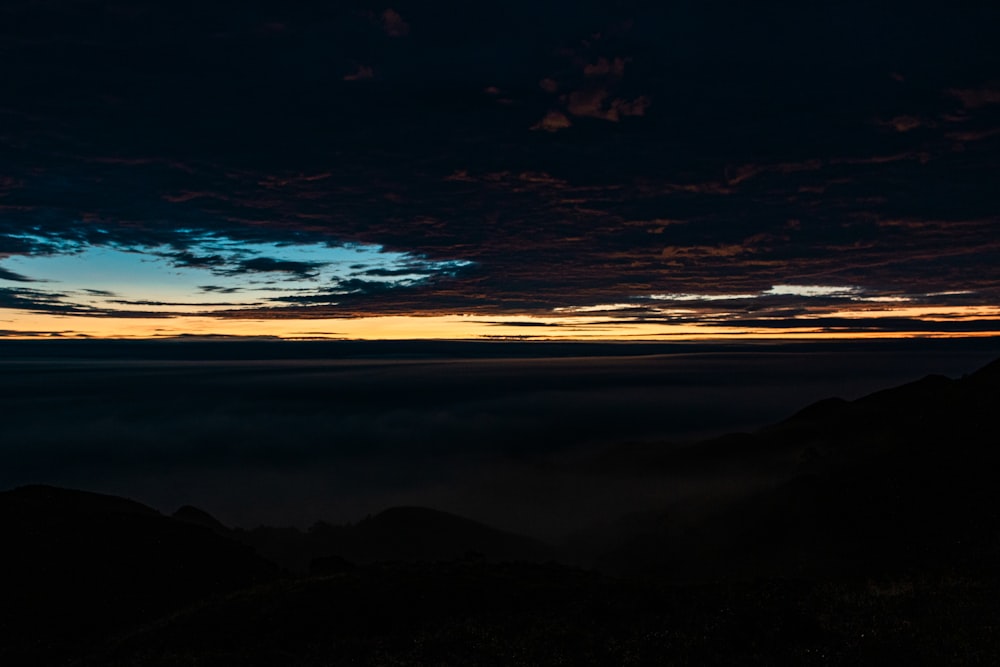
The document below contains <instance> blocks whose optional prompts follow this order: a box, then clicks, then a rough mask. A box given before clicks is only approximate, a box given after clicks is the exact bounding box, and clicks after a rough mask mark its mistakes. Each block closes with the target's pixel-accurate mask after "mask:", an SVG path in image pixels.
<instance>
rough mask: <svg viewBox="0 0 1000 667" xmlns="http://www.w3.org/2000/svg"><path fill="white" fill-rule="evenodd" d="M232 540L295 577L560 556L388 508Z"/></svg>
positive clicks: (467, 522) (438, 515)
mask: <svg viewBox="0 0 1000 667" xmlns="http://www.w3.org/2000/svg"><path fill="white" fill-rule="evenodd" d="M233 537H234V538H235V539H237V540H239V541H241V542H243V543H244V544H247V545H249V546H252V547H253V548H254V549H255V550H256V551H257V552H258V553H260V554H261V555H263V556H265V557H266V558H269V559H271V560H272V561H274V562H275V563H278V564H279V565H281V566H282V567H284V568H285V569H287V570H289V571H292V572H299V573H303V572H306V571H311V570H316V569H324V568H329V567H334V568H341V569H342V568H343V567H346V564H366V563H380V562H411V563H412V562H437V561H442V562H447V561H454V560H459V559H466V558H473V559H481V560H488V561H493V562H504V561H528V562H544V561H548V560H552V559H554V558H555V557H556V551H555V550H554V549H553V548H552V547H550V546H548V545H546V544H543V543H542V542H539V541H537V540H533V539H531V538H529V537H525V536H522V535H517V534H515V533H510V532H506V531H502V530H498V529H496V528H493V527H491V526H487V525H486V524H482V523H479V522H477V521H473V520H472V519H467V518H464V517H460V516H456V515H454V514H449V513H447V512H441V511H438V510H433V509H427V508H423V507H395V508H390V509H387V510H385V511H383V512H380V513H379V514H376V515H375V516H373V517H369V518H366V519H364V520H362V521H360V522H358V523H357V524H354V525H347V526H336V525H332V524H328V523H325V522H319V523H317V524H315V525H313V526H312V527H311V528H310V529H309V530H308V531H306V532H305V533H303V532H301V531H298V530H296V529H294V528H272V527H263V526H262V527H260V528H256V529H254V530H249V531H245V530H238V531H234V532H233Z"/></svg>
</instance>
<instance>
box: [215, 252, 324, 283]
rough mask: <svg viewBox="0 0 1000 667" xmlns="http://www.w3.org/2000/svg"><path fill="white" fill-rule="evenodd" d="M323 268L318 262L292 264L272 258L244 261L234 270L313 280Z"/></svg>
mask: <svg viewBox="0 0 1000 667" xmlns="http://www.w3.org/2000/svg"><path fill="white" fill-rule="evenodd" d="M320 266H322V265H321V264H319V263H316V262H292V261H288V260H279V259H272V258H270V257H255V258H253V259H248V260H244V261H242V262H240V263H239V266H238V267H237V268H236V269H234V271H235V272H249V273H255V272H256V273H290V274H292V275H295V276H297V277H299V278H311V277H314V276H315V275H316V270H317V269H318V268H319V267H320Z"/></svg>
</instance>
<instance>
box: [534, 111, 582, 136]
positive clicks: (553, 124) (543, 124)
mask: <svg viewBox="0 0 1000 667" xmlns="http://www.w3.org/2000/svg"><path fill="white" fill-rule="evenodd" d="M572 125H573V123H571V122H570V120H569V118H567V117H566V114H564V113H563V112H561V111H554V110H553V111H549V112H548V113H547V114H545V117H544V118H542V119H541V120H540V121H538V122H537V123H535V124H534V125H532V126H531V129H532V130H545V131H546V132H558V131H559V130H564V129H566V128H567V127H570V126H572Z"/></svg>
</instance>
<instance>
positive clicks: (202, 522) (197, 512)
mask: <svg viewBox="0 0 1000 667" xmlns="http://www.w3.org/2000/svg"><path fill="white" fill-rule="evenodd" d="M171 516H172V517H173V518H175V519H177V520H178V521H183V522H184V523H190V524H194V525H196V526H201V527H203V528H208V529H209V530H211V531H212V532H215V533H220V534H222V535H225V534H228V533H229V527H228V526H226V525H225V524H223V523H222V522H221V521H219V520H218V519H216V518H215V517H214V516H212V515H211V514H209V513H208V512H206V511H205V510H203V509H198V508H197V507H192V506H191V505H183V506H181V507H179V508H177V511H175V512H174V513H173V514H172V515H171Z"/></svg>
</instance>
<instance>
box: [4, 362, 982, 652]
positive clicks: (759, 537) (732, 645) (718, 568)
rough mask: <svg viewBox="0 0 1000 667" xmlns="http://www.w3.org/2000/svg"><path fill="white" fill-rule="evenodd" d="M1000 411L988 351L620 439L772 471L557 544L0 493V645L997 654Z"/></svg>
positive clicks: (469, 523)
mask: <svg viewBox="0 0 1000 667" xmlns="http://www.w3.org/2000/svg"><path fill="white" fill-rule="evenodd" d="M998 407H1000V361H997V362H994V363H992V364H990V365H988V366H986V367H984V368H982V369H981V370H979V371H977V372H975V373H972V374H970V375H968V376H966V377H963V378H960V379H955V380H952V379H948V378H945V377H942V376H928V377H926V378H924V379H922V380H918V381H916V382H912V383H909V384H906V385H903V386H900V387H896V388H893V389H887V390H884V391H879V392H876V393H874V394H870V395H868V396H864V397H862V398H859V399H857V400H853V401H846V400H842V399H827V400H824V401H820V402H818V403H814V404H812V405H810V406H807V407H805V408H804V409H802V410H800V411H799V412H797V413H795V414H794V415H792V416H790V417H789V418H788V419H786V420H784V421H781V422H779V423H776V424H773V425H771V426H768V427H765V428H762V429H759V430H758V431H755V432H753V433H742V434H731V435H728V436H724V437H720V438H714V439H711V440H707V441H702V442H698V443H693V444H686V445H673V444H669V443H659V444H655V445H648V444H647V445H630V446H621V447H616V448H613V449H611V450H609V451H607V452H604V453H603V454H601V455H600V456H598V457H597V459H596V464H594V465H600V466H602V467H603V468H604V469H607V470H609V471H611V473H612V474H616V473H620V474H623V475H624V474H628V475H635V474H639V473H641V475H642V476H643V478H644V479H653V480H657V479H660V478H661V477H662V479H663V480H665V481H664V482H663V483H668V480H669V479H672V478H676V476H678V475H685V474H688V475H693V476H694V475H701V474H705V473H706V472H712V471H715V472H718V471H727V472H726V474H729V475H734V474H739V475H744V476H746V477H748V478H753V479H756V480H762V481H760V482H759V483H757V484H755V485H748V486H747V487H746V489H745V490H743V491H741V492H740V493H739V494H719V495H718V496H717V497H713V498H697V499H691V500H688V501H685V502H679V503H676V504H674V505H670V506H666V507H660V506H651V507H648V508H646V509H645V510H643V511H641V512H636V513H630V514H628V515H625V516H622V517H620V518H619V519H617V520H615V521H612V522H611V523H610V524H608V525H603V526H601V527H595V528H594V529H593V530H591V531H589V532H587V531H584V532H583V533H581V534H577V535H575V536H573V538H572V539H571V540H569V542H568V543H567V544H566V545H560V547H561V548H558V549H557V548H554V547H551V546H548V545H545V544H542V543H540V542H538V541H536V540H533V539H530V538H527V537H523V536H520V535H516V534H513V533H509V532H505V531H501V530H497V529H495V528H492V527H490V526H487V525H484V524H482V523H479V522H476V521H473V520H470V519H467V518H463V517H459V516H455V515H452V514H449V513H445V512H440V511H437V510H433V509H428V508H420V507H396V508H390V509H387V510H385V511H383V512H381V513H379V514H376V515H374V516H372V517H368V518H366V519H363V520H361V521H359V522H357V523H355V524H349V525H333V524H329V523H324V522H320V523H317V524H315V525H313V526H312V527H311V528H310V529H308V530H304V531H303V530H299V529H296V528H291V527H286V528H281V527H259V528H256V529H252V530H245V529H234V528H230V527H228V526H225V525H224V524H223V523H221V522H220V521H218V520H217V519H215V518H214V517H213V516H212V515H211V514H209V513H208V512H205V511H204V510H201V509H198V508H195V507H191V506H184V507H182V508H180V509H179V510H177V512H175V513H174V514H173V516H165V515H162V514H160V513H159V512H157V511H155V510H153V509H151V508H149V507H147V506H145V505H142V504H140V503H138V502H135V501H132V500H127V499H123V498H116V497H113V496H107V495H101V494H95V493H89V492H83V491H71V490H66V489H59V488H53V487H45V486H31V487H22V488H18V489H14V490H12V491H6V492H2V493H0V521H2V525H3V526H4V533H5V534H4V538H5V542H4V548H3V549H2V550H0V567H2V569H0V576H2V577H3V590H4V602H3V606H2V612H0V614H2V615H0V628H2V633H3V639H4V641H2V642H0V662H2V664H5V665H7V664H10V665H20V664H25V665H27V664H60V663H69V664H81V665H180V664H200V665H230V664H240V665H270V664H290V665H320V664H329V662H330V661H331V660H335V659H336V660H335V661H336V662H338V664H428V663H430V664H471V663H473V662H476V663H478V664H496V665H501V664H511V663H518V662H520V663H524V664H554V663H563V664H620V663H622V662H625V661H626V659H628V660H632V662H634V663H636V664H662V662H663V661H664V660H669V661H672V662H674V663H678V664H713V663H714V664H727V663H729V664H731V663H733V662H736V661H738V662H741V663H742V664H776V663H777V662H795V663H799V664H859V663H862V662H869V663H874V662H881V663H887V662H897V663H898V662H900V661H904V662H907V663H910V664H941V663H943V662H947V663H951V664H963V663H968V664H976V663H979V664H988V663H990V662H993V658H996V657H1000V637H998V635H997V633H995V632H994V631H993V630H992V628H995V627H996V626H997V623H998V622H1000V617H998V614H997V612H996V610H995V600H996V597H997V595H998V594H1000V577H998V575H1000V572H998V567H997V563H1000V489H998V487H997V485H996V484H995V471H996V469H997V464H998V463H1000V452H998V447H1000V426H998V423H997V421H996V419H995V415H996V414H998V410H997V408H998ZM556 560H563V561H564V562H565V563H570V562H572V563H581V562H585V563H588V564H589V565H590V566H592V567H593V568H595V569H592V570H584V569H579V568H577V567H574V566H569V565H559V564H556V563H555V562H553V561H556Z"/></svg>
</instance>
